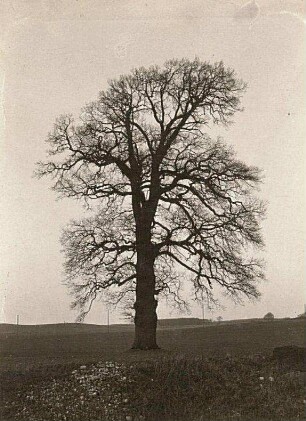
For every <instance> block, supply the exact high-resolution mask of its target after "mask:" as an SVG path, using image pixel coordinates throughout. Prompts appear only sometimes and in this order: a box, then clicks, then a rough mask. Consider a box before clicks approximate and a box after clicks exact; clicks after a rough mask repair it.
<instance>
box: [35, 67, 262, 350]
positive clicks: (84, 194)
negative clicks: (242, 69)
mask: <svg viewBox="0 0 306 421" xmlns="http://www.w3.org/2000/svg"><path fill="white" fill-rule="evenodd" d="M244 89H245V84H244V83H243V82H242V81H240V80H238V79H237V78H236V76H235V74H234V72H233V71H232V70H230V69H226V68H225V67H224V65H223V63H218V64H214V65H211V64H209V63H206V62H201V61H199V60H198V59H195V60H193V61H189V60H186V59H183V60H171V61H168V62H167V63H166V64H165V65H164V66H163V67H162V68H160V67H157V66H154V67H150V68H148V69H144V68H140V69H137V70H134V71H133V72H132V73H131V74H129V75H128V76H121V77H120V78H119V79H117V80H112V81H110V82H109V88H108V90H106V91H105V92H101V93H100V95H99V98H98V100H97V101H95V102H93V103H91V104H90V105H88V106H86V107H85V108H84V110H83V112H82V113H81V116H80V120H79V122H78V123H77V124H75V123H74V122H73V119H72V117H71V116H62V117H60V118H59V119H58V120H57V122H56V124H55V127H54V130H53V132H52V133H51V134H50V135H49V139H48V142H49V144H50V146H51V149H50V151H49V155H50V156H51V158H50V159H51V160H50V161H49V162H45V163H40V164H39V170H38V175H39V176H43V175H51V176H52V178H53V180H54V190H56V191H57V192H59V193H60V194H61V195H62V196H65V197H74V198H77V199H84V200H85V201H86V203H87V204H90V203H94V204H95V205H92V206H93V207H94V208H95V209H96V214H95V216H91V217H89V218H87V219H84V220H81V221H79V222H78V221H73V222H72V223H71V224H70V225H69V227H68V228H67V230H66V231H65V233H64V235H63V239H62V242H63V245H64V250H65V253H66V263H65V268H66V273H67V281H68V284H69V285H70V287H71V288H72V290H73V293H74V295H75V301H74V305H75V306H78V307H79V308H80V310H81V315H84V314H86V312H88V310H89V309H90V307H91V304H92V302H93V300H94V299H95V298H96V297H97V296H99V294H100V293H101V292H103V291H105V290H107V289H112V290H114V288H118V294H119V298H121V297H124V295H125V294H131V293H134V294H135V295H136V300H135V304H134V308H135V341H134V348H138V349H152V348H156V347H157V343H156V326H157V316H156V307H157V300H156V297H157V296H158V294H160V293H173V294H174V296H175V297H177V295H176V289H177V288H178V282H179V281H180V278H182V277H184V279H187V278H189V279H190V280H191V281H192V282H193V284H194V287H195V292H196V294H197V293H198V294H199V295H201V296H203V292H204V293H206V294H207V296H208V298H213V295H212V288H213V286H214V284H215V285H219V286H221V287H223V288H224V290H225V291H227V292H228V293H229V294H230V295H231V296H233V297H239V296H247V297H258V295H259V293H258V291H257V289H256V285H257V282H258V281H259V280H260V279H262V278H263V276H264V275H263V272H262V269H261V264H260V262H259V261H258V260H256V259H254V258H252V257H250V253H249V252H248V249H247V246H248V245H255V246H257V247H260V246H261V245H262V238H261V235H260V229H259V221H260V219H261V217H262V214H263V212H264V209H263V205H262V203H261V202H260V201H258V200H257V199H256V198H254V197H253V196H252V191H253V189H254V187H256V185H257V184H258V183H259V181H260V173H259V170H258V169H257V168H255V167H250V166H247V165H245V164H244V163H242V162H240V161H239V160H237V158H236V157H235V154H234V152H233V151H232V150H231V148H229V147H227V146H226V145H225V144H224V142H223V141H222V140H220V139H217V140H216V141H213V140H212V139H210V138H209V137H208V135H207V134H206V130H207V128H208V125H209V124H225V125H226V124H228V123H230V121H231V118H232V116H233V115H234V113H235V112H236V111H238V110H240V97H241V95H242V93H243V91H244ZM182 270H183V271H184V275H182Z"/></svg>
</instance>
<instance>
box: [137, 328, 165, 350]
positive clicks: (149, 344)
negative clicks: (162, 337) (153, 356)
mask: <svg viewBox="0 0 306 421" xmlns="http://www.w3.org/2000/svg"><path fill="white" fill-rule="evenodd" d="M132 349H139V350H143V351H145V350H150V349H159V346H158V345H157V342H156V326H153V327H152V326H150V327H148V326H137V325H136V326H135V339H134V343H133V346H132Z"/></svg>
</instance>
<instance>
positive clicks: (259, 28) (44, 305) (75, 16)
mask: <svg viewBox="0 0 306 421" xmlns="http://www.w3.org/2000/svg"><path fill="white" fill-rule="evenodd" d="M302 7H303V1H300V0H288V1H280V0H257V1H252V0H251V1H250V2H248V3H245V2H244V1H240V0H235V1H230V0H222V1H217V0H211V1H210V0H205V1H204V0H201V1H199V0H195V1H192V0H189V1H187V0H186V1H175V0H170V1H167V2H166V1H164V0H159V1H157V0H155V1H140V0H131V1H125V0H121V1H113V0H112V1H100V0H96V1H86V0H84V1H82V0H79V1H70V0H62V1H61V0H44V1H43V0H41V1H40V0H27V1H20V0H10V1H9V0H7V1H4V2H1V5H0V34H1V37H0V60H1V62H0V78H1V81H0V89H1V87H3V91H2V94H3V99H2V101H3V102H2V104H0V135H1V145H0V147H1V185H0V188H1V198H0V201H1V202H0V211H1V234H0V255H1V256H0V258H1V262H0V264H1V275H0V282H1V286H0V288H1V302H0V304H1V303H2V304H1V310H2V311H1V319H0V321H2V322H8V323H13V322H15V319H16V314H19V315H20V321H21V323H24V324H31V323H54V322H63V321H64V320H65V321H66V322H67V321H74V319H75V316H76V315H75V313H73V312H72V311H70V310H69V303H70V299H71V297H69V296H68V294H67V291H66V288H65V287H64V286H63V285H62V284H61V281H62V279H63V274H62V261H63V256H62V255H61V253H60V244H59V237H60V234H61V230H62V229H63V228H64V227H65V225H66V224H67V222H69V220H70V219H71V218H73V217H77V215H79V214H80V209H81V207H80V205H79V204H78V203H77V202H73V201H71V200H69V199H65V200H63V201H56V193H54V192H52V191H51V190H50V182H49V181H48V180H42V181H38V180H36V179H33V177H32V174H33V171H34V168H35V162H37V161H38V160H43V159H44V158H45V150H46V145H45V143H44V139H45V138H46V135H47V133H48V131H49V130H50V129H51V128H52V125H53V122H54V120H55V118H56V117H57V116H58V115H60V114H61V113H73V114H75V115H78V113H79V111H80V109H81V107H82V106H83V105H85V104H86V103H87V102H89V101H91V100H94V99H96V97H97V94H98V92H99V90H101V89H104V88H106V86H107V80H108V79H110V78H113V77H117V76H118V75H120V74H124V73H127V72H129V70H130V69H132V68H133V67H138V66H149V65H151V64H162V63H163V62H164V61H166V60H167V59H169V58H182V57H187V58H190V59H193V58H194V57H195V56H197V57H199V58H200V59H201V60H204V61H206V60H207V61H210V62H215V61H219V60H223V61H224V63H225V65H226V66H229V67H232V68H234V69H235V71H236V73H237V75H238V76H239V77H241V78H242V79H243V80H244V81H245V82H247V84H248V90H247V92H246V94H245V95H244V98H243V106H244V108H245V110H244V112H243V113H240V114H239V115H236V117H235V124H234V125H233V126H231V127H230V128H228V129H227V130H225V129H222V128H218V129H217V130H214V133H215V134H220V135H222V136H223V137H224V139H225V140H226V141H227V142H229V143H231V144H233V145H234V147H235V149H236V151H237V153H238V156H239V157H240V158H241V159H242V160H244V161H245V162H247V163H248V164H251V165H257V166H259V167H261V168H262V169H263V171H264V175H265V181H264V184H263V185H262V189H261V193H260V197H261V198H262V199H264V200H267V201H268V213H267V217H266V220H265V221H264V224H263V234H264V238H265V243H266V249H265V252H264V258H265V259H266V274H267V279H268V281H267V282H266V283H264V284H262V285H261V287H260V290H261V292H262V294H263V296H262V298H261V300H260V301H259V302H257V303H255V304H254V303H247V302H246V303H245V305H244V306H236V305H234V304H233V303H231V302H229V301H225V300H224V299H223V298H222V297H221V301H222V302H223V304H224V306H225V308H224V309H223V310H221V309H220V310H218V311H217V312H215V313H207V317H216V316H218V315H222V316H223V317H224V318H225V319H232V318H247V317H262V316H263V315H264V314H265V313H267V312H268V311H272V312H273V313H274V314H275V316H276V317H284V316H290V317H292V316H295V315H298V314H300V313H301V312H302V311H303V310H304V302H305V287H304V280H305V216H304V215H305V196H306V195H305V139H306V136H305V135H306V127H305V125H306V120H305V107H306V105H305V104H306V101H305V92H306V90H305V56H304V54H305V17H304V11H303V10H302ZM1 9H2V10H1ZM1 107H2V108H1ZM170 314H171V315H172V316H176V315H177V313H176V312H173V311H172V312H171V308H167V307H166V306H165V305H160V306H159V316H160V317H168V316H169V315H170ZM192 315H193V316H199V317H201V309H200V307H199V306H197V305H193V306H192ZM86 321H87V322H91V323H105V322H106V310H105V308H104V306H103V305H102V303H97V304H96V305H95V306H94V309H93V311H92V313H91V314H90V315H89V316H88V317H87V319H86ZM111 321H113V322H119V321H120V314H119V312H118V311H117V312H116V311H114V312H113V313H112V314H111Z"/></svg>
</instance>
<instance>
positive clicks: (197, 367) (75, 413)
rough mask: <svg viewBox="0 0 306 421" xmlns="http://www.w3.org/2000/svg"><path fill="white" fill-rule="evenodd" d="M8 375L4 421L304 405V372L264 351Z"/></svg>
mask: <svg viewBox="0 0 306 421" xmlns="http://www.w3.org/2000/svg"><path fill="white" fill-rule="evenodd" d="M156 352H158V351H156ZM3 380H6V381H7V385H9V386H7V390H6V392H7V394H6V398H5V399H4V401H3V403H2V418H1V419H3V420H15V419H16V420H37V421H38V420H46V421H47V420H50V421H51V420H52V421H53V420H65V421H68V420H101V421H107V420H114V421H121V420H122V421H132V420H139V421H140V420H142V421H144V420H147V421H162V420H181V421H183V420H184V421H185V420H188V421H189V420H190V421H191V420H197V421H204V420H216V421H217V420H242V421H246V420H275V421H276V420H298V419H303V411H304V408H303V407H304V401H303V400H304V397H303V386H302V385H303V378H302V377H301V374H300V373H299V372H294V371H287V372H286V371H283V370H282V369H281V368H280V367H277V366H276V365H274V364H273V363H272V362H271V361H270V360H269V359H268V360H267V359H265V358H264V357H262V358H260V357H245V358H243V357H239V358H235V357H226V358H223V359H214V358H209V359H205V358H203V357H192V358H187V357H181V358H179V357H176V358H171V357H163V358H160V357H159V358H158V359H157V360H155V361H154V360H153V359H152V360H147V361H141V362H136V363H132V364H129V363H122V362H121V363H116V362H97V363H94V364H89V365H86V366H85V365H83V366H79V367H77V368H75V367H73V366H57V367H56V366H55V367H52V368H49V369H47V368H46V367H44V368H41V369H37V370H32V371H31V372H29V373H25V374H24V376H23V379H22V380H23V381H22V383H21V382H19V385H18V386H17V383H18V382H17V381H16V379H14V376H12V375H11V376H9V375H8V374H7V375H6V379H3ZM18 380H19V381H20V379H18ZM13 384H15V387H12V385H13Z"/></svg>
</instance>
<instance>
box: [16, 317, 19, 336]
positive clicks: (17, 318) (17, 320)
mask: <svg viewBox="0 0 306 421" xmlns="http://www.w3.org/2000/svg"><path fill="white" fill-rule="evenodd" d="M16 325H17V336H18V333H19V314H17V316H16Z"/></svg>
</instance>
